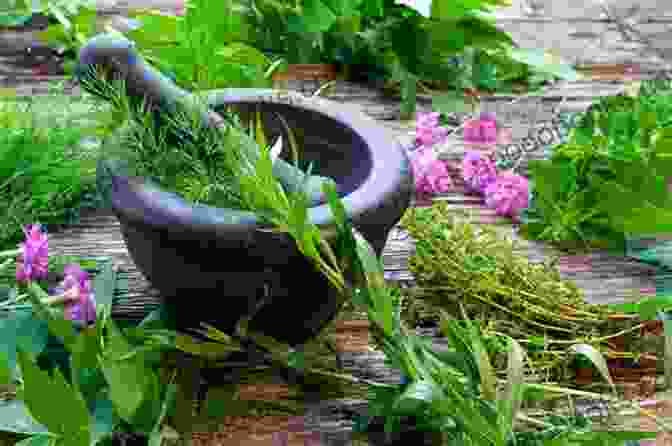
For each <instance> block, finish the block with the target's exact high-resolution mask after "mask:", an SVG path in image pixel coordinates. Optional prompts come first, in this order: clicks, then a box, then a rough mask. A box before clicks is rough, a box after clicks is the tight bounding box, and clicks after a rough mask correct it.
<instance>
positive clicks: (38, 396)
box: [17, 350, 91, 446]
mask: <svg viewBox="0 0 672 446" xmlns="http://www.w3.org/2000/svg"><path fill="white" fill-rule="evenodd" d="M17 356H18V361H19V364H20V367H21V373H22V374H23V380H24V387H23V399H24V401H25V403H26V406H27V408H28V410H29V411H30V414H31V415H32V416H33V417H34V418H35V419H36V420H37V421H38V422H40V423H42V424H44V426H46V427H47V428H48V429H49V431H50V432H52V433H55V434H58V435H62V436H63V437H65V438H68V443H69V444H71V445H72V446H80V445H81V446H90V441H91V432H90V431H89V429H90V425H91V417H90V415H89V412H88V409H87V407H86V403H85V402H84V399H83V398H82V396H81V395H80V394H79V392H77V391H76V390H74V389H73V388H71V387H70V385H69V384H68V383H67V382H66V381H65V378H64V377H63V375H62V374H61V372H60V370H58V369H55V370H54V377H53V379H52V378H51V377H50V376H49V373H48V372H45V371H42V370H40V369H39V368H38V367H37V364H35V363H34V362H33V360H32V358H31V357H30V355H29V354H28V353H25V352H23V351H21V350H19V351H18V352H17ZM54 401H58V405H54V404H53V402H54Z"/></svg>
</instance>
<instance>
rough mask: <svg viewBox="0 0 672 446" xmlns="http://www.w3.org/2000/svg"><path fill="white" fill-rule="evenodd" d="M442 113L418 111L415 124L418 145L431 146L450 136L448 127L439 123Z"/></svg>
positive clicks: (416, 143)
mask: <svg viewBox="0 0 672 446" xmlns="http://www.w3.org/2000/svg"><path fill="white" fill-rule="evenodd" d="M440 116H441V113H439V112H431V113H418V117H417V120H416V124H415V145H416V146H417V147H431V146H433V145H434V144H439V143H441V142H443V141H444V140H445V139H446V137H447V136H448V132H449V129H448V127H442V126H440V125H439V117H440Z"/></svg>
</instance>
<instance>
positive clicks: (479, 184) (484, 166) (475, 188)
mask: <svg viewBox="0 0 672 446" xmlns="http://www.w3.org/2000/svg"><path fill="white" fill-rule="evenodd" d="M462 178H463V179H464V184H465V185H466V186H467V189H469V190H471V191H472V192H478V193H480V194H482V193H484V191H485V188H486V187H488V186H489V185H490V184H491V183H493V182H494V181H495V180H496V179H497V167H496V165H495V161H494V160H493V159H492V158H490V157H489V156H486V155H485V154H483V153H480V152H476V151H470V152H467V153H465V155H464V159H463V160H462Z"/></svg>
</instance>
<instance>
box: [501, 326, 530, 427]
mask: <svg viewBox="0 0 672 446" xmlns="http://www.w3.org/2000/svg"><path fill="white" fill-rule="evenodd" d="M508 341H509V348H510V350H509V355H508V356H509V358H508V370H507V377H506V378H507V379H506V384H505V388H504V392H503V394H502V395H501V396H499V397H498V398H497V415H498V418H499V420H498V424H499V427H500V429H501V435H502V437H503V438H507V437H508V436H509V434H510V433H512V432H513V428H514V425H515V420H516V416H517V415H518V412H519V411H520V407H521V404H522V400H523V382H524V379H525V364H524V363H523V361H524V358H525V351H524V350H523V348H522V347H521V346H520V344H519V343H518V342H517V341H516V340H515V339H512V338H509V339H508Z"/></svg>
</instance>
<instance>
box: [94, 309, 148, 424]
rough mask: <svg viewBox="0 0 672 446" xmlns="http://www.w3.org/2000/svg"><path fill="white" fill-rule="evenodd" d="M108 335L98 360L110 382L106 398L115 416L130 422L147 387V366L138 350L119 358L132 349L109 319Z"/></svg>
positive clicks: (142, 399)
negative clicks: (125, 357)
mask: <svg viewBox="0 0 672 446" xmlns="http://www.w3.org/2000/svg"><path fill="white" fill-rule="evenodd" d="M107 328H108V339H107V342H106V344H105V349H104V352H103V354H102V355H100V356H98V362H99V364H100V366H101V368H102V371H103V374H104V375H105V379H106V381H107V383H108V384H109V386H110V400H111V401H112V402H113V403H114V406H115V408H116V410H117V412H118V414H119V416H120V417H121V418H122V419H123V420H124V421H126V422H128V423H133V418H134V416H135V413H136V411H137V410H138V409H139V408H140V406H141V404H142V402H143V401H144V399H145V396H146V392H147V391H148V390H151V388H150V386H151V385H152V383H151V381H150V380H151V377H150V376H149V375H150V373H151V370H149V369H148V368H147V366H146V365H145V362H144V357H143V355H142V354H136V355H132V356H131V357H130V358H129V359H120V358H123V357H124V356H129V354H131V353H132V347H131V345H130V344H129V342H128V341H127V340H126V338H125V337H124V335H123V333H122V332H121V331H120V330H119V328H118V327H117V325H116V324H115V323H114V321H112V320H111V319H110V320H108V321H107Z"/></svg>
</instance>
